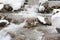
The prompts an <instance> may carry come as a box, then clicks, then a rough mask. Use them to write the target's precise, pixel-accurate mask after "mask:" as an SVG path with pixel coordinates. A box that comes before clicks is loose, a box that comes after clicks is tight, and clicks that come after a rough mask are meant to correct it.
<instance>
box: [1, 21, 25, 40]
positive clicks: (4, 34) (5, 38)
mask: <svg viewBox="0 0 60 40" xmlns="http://www.w3.org/2000/svg"><path fill="white" fill-rule="evenodd" d="M24 25H25V22H24V23H21V24H19V25H16V24H13V23H11V24H10V25H8V26H7V27H5V28H3V29H2V30H1V31H0V39H1V40H11V39H12V38H11V35H10V34H9V33H8V32H11V33H13V34H16V33H17V30H20V29H21V28H23V27H24Z"/></svg>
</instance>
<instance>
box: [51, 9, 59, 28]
mask: <svg viewBox="0 0 60 40" xmlns="http://www.w3.org/2000/svg"><path fill="white" fill-rule="evenodd" d="M53 14H54V15H52V17H51V21H52V25H53V26H56V27H59V26H60V9H54V10H53Z"/></svg>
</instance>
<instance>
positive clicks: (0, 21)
mask: <svg viewBox="0 0 60 40" xmlns="http://www.w3.org/2000/svg"><path fill="white" fill-rule="evenodd" d="M2 22H5V23H6V24H9V22H8V21H7V20H0V23H2Z"/></svg>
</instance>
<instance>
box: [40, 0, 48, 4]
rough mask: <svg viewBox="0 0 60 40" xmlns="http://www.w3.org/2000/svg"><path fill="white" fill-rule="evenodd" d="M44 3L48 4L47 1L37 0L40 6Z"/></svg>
mask: <svg viewBox="0 0 60 40" xmlns="http://www.w3.org/2000/svg"><path fill="white" fill-rule="evenodd" d="M46 2H48V0H39V3H40V4H44V3H46Z"/></svg>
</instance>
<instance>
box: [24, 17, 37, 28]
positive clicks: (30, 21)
mask: <svg viewBox="0 0 60 40" xmlns="http://www.w3.org/2000/svg"><path fill="white" fill-rule="evenodd" d="M37 24H38V21H37V19H36V18H27V19H26V25H25V28H31V27H36V26H37Z"/></svg>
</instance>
